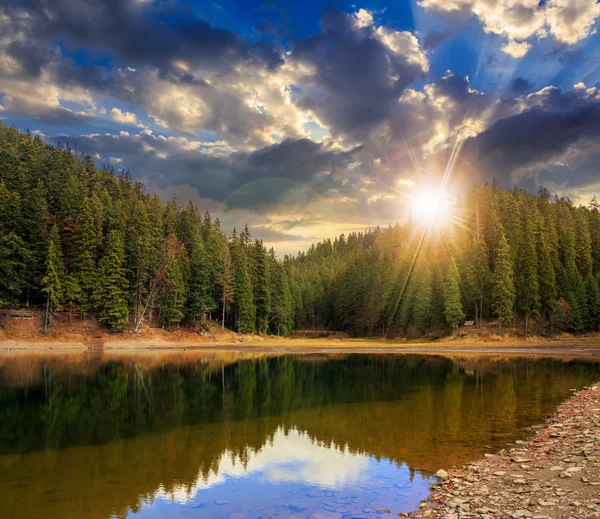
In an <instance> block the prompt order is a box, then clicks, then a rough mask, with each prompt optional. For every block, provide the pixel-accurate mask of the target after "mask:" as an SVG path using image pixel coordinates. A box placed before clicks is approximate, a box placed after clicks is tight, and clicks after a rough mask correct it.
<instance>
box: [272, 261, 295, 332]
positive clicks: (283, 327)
mask: <svg viewBox="0 0 600 519" xmlns="http://www.w3.org/2000/svg"><path fill="white" fill-rule="evenodd" d="M272 276H273V278H274V290H273V297H272V305H271V313H272V315H273V317H272V322H273V327H274V328H275V330H276V333H277V335H288V334H289V333H291V331H292V330H293V327H294V301H293V297H292V291H291V289H290V283H289V278H288V274H287V272H286V269H285V267H284V265H283V264H281V263H279V262H274V263H273V271H272Z"/></svg>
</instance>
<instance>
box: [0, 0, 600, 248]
mask: <svg viewBox="0 0 600 519" xmlns="http://www.w3.org/2000/svg"><path fill="white" fill-rule="evenodd" d="M407 1H408V0H407ZM418 5H419V6H420V7H419V6H417V7H415V12H416V14H417V16H415V20H416V21H415V29H414V30H411V31H408V30H398V29H397V27H398V24H399V22H398V20H394V19H391V18H390V17H388V16H387V15H386V13H385V12H383V11H382V12H370V11H367V10H365V9H361V8H360V6H359V7H357V8H356V9H355V12H343V11H340V10H339V9H326V10H325V11H324V12H323V14H322V18H321V19H320V24H319V26H318V29H316V31H314V30H311V32H306V31H303V30H301V29H298V28H293V27H292V26H291V25H290V20H289V19H285V20H284V25H285V27H278V26H276V25H275V24H274V23H273V22H272V21H271V22H266V21H264V20H263V21H261V22H260V23H254V24H252V26H247V27H246V29H240V33H242V34H243V36H242V35H241V34H238V33H236V32H234V31H232V30H229V29H223V28H219V27H218V26H217V25H218V24H214V23H209V22H208V21H206V20H204V19H202V17H201V15H200V14H199V13H201V12H202V9H194V7H193V6H192V4H187V3H186V4H185V5H179V4H178V2H176V1H169V2H144V1H139V0H98V1H92V0H82V1H81V2H76V3H72V2H67V1H66V0H53V1H48V0H3V1H2V0H0V110H1V111H2V119H3V120H6V121H9V123H11V124H17V125H19V126H20V127H23V128H27V127H30V128H38V129H41V130H42V131H43V132H44V133H45V134H46V135H47V136H48V137H45V138H46V139H47V140H48V141H49V142H52V143H56V142H58V141H61V142H65V141H68V142H69V144H70V145H71V146H72V148H73V149H74V150H75V151H77V152H84V153H89V154H90V155H92V156H93V158H94V160H96V162H97V163H98V164H100V165H102V164H108V163H110V164H111V165H112V166H113V167H117V168H119V169H120V168H126V169H129V170H130V172H131V174H132V175H134V176H135V177H137V178H139V179H141V180H143V181H144V182H146V183H147V184H148V185H149V186H150V188H151V189H152V190H156V191H157V192H158V193H159V194H160V196H161V197H163V198H165V199H168V198H169V197H170V196H174V195H175V196H177V197H179V198H180V199H182V200H184V199H186V198H192V199H194V200H195V201H196V202H197V203H198V204H199V206H200V207H201V208H202V209H208V210H210V211H212V212H214V213H215V214H218V215H219V217H220V218H221V221H222V222H223V225H224V228H225V229H230V228H231V227H233V226H239V225H240V224H243V223H248V224H250V225H251V226H252V227H253V229H254V230H255V234H256V235H257V236H259V237H261V238H264V239H266V240H268V241H269V242H270V243H272V244H274V243H277V244H278V246H279V247H281V250H283V251H285V252H291V251H292V250H297V249H298V248H301V247H305V246H306V245H307V244H308V243H309V242H310V241H312V240H314V239H321V238H324V237H327V236H331V235H333V234H336V233H339V232H349V231H352V230H361V229H365V228H367V227H369V226H373V225H386V224H387V223H392V222H395V221H398V220H401V219H402V218H403V217H404V216H405V215H406V213H407V202H406V200H408V199H410V195H411V193H412V192H414V190H415V189H418V186H419V183H420V182H422V179H423V178H426V179H431V178H434V179H437V178H440V177H441V176H442V175H443V174H444V172H445V171H446V170H448V171H449V172H451V178H452V182H453V183H455V184H456V185H460V186H462V185H465V184H469V183H477V182H482V181H489V180H491V179H492V178H494V177H496V178H497V180H498V181H499V182H501V183H503V184H504V185H512V184H517V185H519V186H520V187H525V188H528V189H536V188H537V184H539V183H544V184H547V185H548V186H549V187H553V188H555V189H556V190H557V191H559V192H561V193H566V192H567V191H568V190H569V189H573V190H576V191H577V193H578V196H580V195H581V196H584V194H585V193H589V191H590V189H592V188H591V187H590V186H594V185H597V184H598V181H596V180H594V172H595V169H594V168H595V164H596V163H597V161H598V160H599V158H600V157H599V156H598V153H597V152H596V151H595V144H596V143H597V141H598V138H599V137H600V136H599V135H598V132H599V128H598V124H599V123H598V121H599V120H600V110H599V108H598V107H599V103H600V98H599V94H598V91H597V90H596V88H587V87H586V86H585V85H584V84H583V83H578V84H577V85H576V86H575V87H571V86H570V85H571V84H572V83H577V82H579V81H581V80H584V81H587V83H588V84H589V85H594V84H597V83H596V82H597V81H598V79H600V78H599V77H598V76H597V74H596V71H595V70H592V69H589V67H588V68H587V69H586V70H585V71H584V73H581V70H582V68H581V67H582V66H583V65H584V64H585V63H587V61H589V60H587V58H586V57H585V56H586V54H585V49H584V48H583V46H582V45H578V46H575V47H572V48H571V47H569V45H571V44H573V43H577V42H580V41H581V40H583V39H584V38H586V37H587V36H589V35H591V34H593V33H594V32H595V30H596V29H595V20H596V18H597V17H598V15H599V14H600V4H598V3H596V1H595V0H546V1H544V2H540V1H539V0H502V1H495V0H446V1H444V2H441V1H437V0H436V1H434V0H422V1H421V2H420V3H419V4H418ZM433 12H435V13H441V14H442V15H443V16H442V17H439V16H436V17H434V19H433V20H429V21H428V22H429V23H426V24H425V27H423V26H419V23H418V22H419V19H422V18H423V15H424V14H425V15H427V16H431V14H432V13H433ZM472 18H475V19H477V20H479V21H480V23H481V24H482V26H483V29H484V30H485V31H487V32H488V33H493V34H497V35H499V36H500V38H489V39H487V41H488V43H486V45H493V46H495V47H496V48H495V49H487V50H486V53H489V52H492V53H493V54H494V56H496V57H498V56H502V55H501V53H500V52H499V50H500V49H502V50H503V51H504V52H506V53H508V54H510V55H511V56H514V57H522V56H524V55H525V54H526V53H527V52H529V51H530V50H531V49H532V48H534V47H535V46H536V45H538V42H539V40H541V39H544V38H552V39H554V40H555V41H556V42H559V43H560V48H559V49H558V48H557V49H556V50H555V51H554V52H553V53H549V52H548V51H547V50H546V51H545V56H546V58H545V61H544V60H540V62H539V63H536V64H535V65H534V66H532V67H527V69H526V70H525V67H521V66H519V68H516V67H517V65H518V64H517V62H515V61H514V60H512V59H510V58H509V57H505V58H504V60H502V59H498V60H497V61H498V64H497V66H494V67H485V65H484V63H485V59H486V54H485V53H484V54H482V55H481V56H479V57H478V58H477V53H478V52H480V49H475V52H474V54H475V55H476V56H475V58H477V59H478V60H479V65H473V64H472V63H470V60H472V59H473V57H472V56H471V53H472V52H473V49H469V50H468V51H467V50H462V49H463V48H465V47H469V45H473V46H476V45H479V44H480V41H476V42H474V41H467V42H465V41H460V42H459V45H455V44H456V43H457V41H458V40H459V39H461V38H463V34H468V33H469V31H470V29H469V27H471V28H472V26H473V23H472V21H470V20H471V19H472ZM207 19H211V20H212V19H213V18H212V17H208V18H207ZM215 19H216V18H215ZM282 19H283V18H282ZM255 21H256V20H255ZM314 21H315V24H316V21H317V20H314ZM256 22H258V21H256ZM229 26H230V27H233V26H234V25H233V24H231V25H229ZM254 27H256V28H254ZM421 29H422V30H421ZM472 32H473V31H472ZM474 32H479V31H474ZM471 37H472V36H471ZM467 39H468V37H467ZM593 40H594V39H593V38H590V40H589V41H590V42H592V41H593ZM275 42H276V43H275ZM443 42H448V45H446V44H444V45H441V44H442V43H443ZM490 42H491V43H490ZM554 47H557V46H556V45H555V46H554ZM449 48H452V56H450V58H448V57H447V54H446V53H447V51H448V49H449ZM481 52H483V51H481ZM440 56H442V59H444V60H446V59H449V63H448V66H446V63H445V62H444V63H443V67H440ZM501 61H504V63H503V64H500V63H499V62H501ZM430 63H431V66H430ZM523 63H526V62H523ZM474 66H477V69H473V68H470V67H474ZM563 67H564V71H567V72H568V73H566V74H562V73H561V68H563ZM452 70H461V71H463V73H462V74H457V73H453V72H452ZM466 70H469V74H470V75H471V77H469V76H468V75H467V72H466ZM548 77H554V78H561V77H563V78H564V77H569V78H571V79H569V80H568V81H566V80H563V83H562V84H561V86H562V88H561V87H554V86H548V79H544V78H548ZM572 78H576V79H575V80H573V79H572ZM490 86H492V88H490ZM125 130H127V131H125Z"/></svg>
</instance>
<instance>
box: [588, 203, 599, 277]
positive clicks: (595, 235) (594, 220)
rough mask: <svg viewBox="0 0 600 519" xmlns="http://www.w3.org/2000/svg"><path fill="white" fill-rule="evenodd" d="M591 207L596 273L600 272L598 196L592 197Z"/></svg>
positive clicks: (592, 242) (591, 232) (593, 257)
mask: <svg viewBox="0 0 600 519" xmlns="http://www.w3.org/2000/svg"><path fill="white" fill-rule="evenodd" d="M589 209H590V211H589V218H590V240H591V245H592V260H593V273H594V275H596V274H598V272H600V203H598V199H597V198H596V197H594V198H592V201H591V202H590V205H589Z"/></svg>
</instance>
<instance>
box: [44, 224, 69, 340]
mask: <svg viewBox="0 0 600 519" xmlns="http://www.w3.org/2000/svg"><path fill="white" fill-rule="evenodd" d="M64 278H65V271H64V264H63V257H62V250H61V244H60V236H59V235H58V228H57V227H56V224H54V225H53V226H52V230H51V231H50V236H49V238H48V249H47V253H46V273H45V275H44V277H43V278H42V285H43V287H44V288H43V289H42V292H44V293H45V294H46V319H45V324H44V328H46V329H47V328H48V326H50V324H51V320H52V312H60V311H61V310H62V303H63V298H64Z"/></svg>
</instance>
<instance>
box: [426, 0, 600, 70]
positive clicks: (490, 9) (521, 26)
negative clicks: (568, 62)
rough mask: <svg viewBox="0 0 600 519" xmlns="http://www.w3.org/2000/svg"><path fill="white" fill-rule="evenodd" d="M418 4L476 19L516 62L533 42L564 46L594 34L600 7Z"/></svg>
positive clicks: (509, 1)
mask: <svg viewBox="0 0 600 519" xmlns="http://www.w3.org/2000/svg"><path fill="white" fill-rule="evenodd" d="M419 4H420V5H421V6H422V7H424V8H426V9H431V10H433V11H438V12H442V13H453V14H464V15H467V16H470V15H475V16H477V18H478V19H479V20H480V21H481V23H482V24H483V28H484V30H485V31H486V32H490V33H494V34H499V35H501V36H503V37H505V38H506V39H507V40H508V42H507V43H506V44H505V45H504V46H503V47H502V50H504V51H505V52H506V53H508V54H510V55H511V56H513V57H515V58H520V57H522V56H524V55H525V54H526V53H527V52H528V51H529V50H530V49H531V46H532V44H531V43H530V42H528V41H526V40H535V39H541V38H545V37H547V36H552V37H554V38H555V39H556V40H557V41H559V42H561V43H566V44H573V43H577V42H578V41H580V40H582V39H584V38H586V37H587V36H589V35H590V34H593V33H594V32H595V31H596V29H595V27H594V25H595V23H596V19H597V18H598V16H600V4H598V2H597V1H596V0H546V1H543V2H541V1H540V0H421V1H420V2H419Z"/></svg>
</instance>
